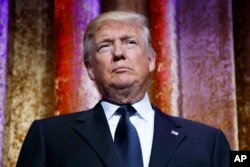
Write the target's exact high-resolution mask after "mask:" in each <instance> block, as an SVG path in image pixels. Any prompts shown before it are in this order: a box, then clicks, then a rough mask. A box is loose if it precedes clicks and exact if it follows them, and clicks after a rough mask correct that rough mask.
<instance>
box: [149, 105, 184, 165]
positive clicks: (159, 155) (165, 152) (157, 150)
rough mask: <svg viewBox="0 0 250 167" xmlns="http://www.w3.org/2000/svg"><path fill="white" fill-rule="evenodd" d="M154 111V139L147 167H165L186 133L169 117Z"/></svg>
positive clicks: (157, 110) (156, 110)
mask: <svg viewBox="0 0 250 167" xmlns="http://www.w3.org/2000/svg"><path fill="white" fill-rule="evenodd" d="M154 109H155V123H154V124H155V125H154V138H153V145H152V151H151V158H150V163H149V167H155V166H157V167H163V166H166V165H167V164H168V163H169V161H170V159H171V157H172V155H173V154H174V152H175V150H176V149H177V148H178V146H179V145H180V144H181V142H182V141H183V140H184V139H185V137H186V133H185V132H184V131H182V130H181V127H180V126H179V125H176V123H174V122H173V121H172V120H171V118H170V117H168V116H166V115H164V114H163V113H162V112H161V111H159V109H157V108H154Z"/></svg>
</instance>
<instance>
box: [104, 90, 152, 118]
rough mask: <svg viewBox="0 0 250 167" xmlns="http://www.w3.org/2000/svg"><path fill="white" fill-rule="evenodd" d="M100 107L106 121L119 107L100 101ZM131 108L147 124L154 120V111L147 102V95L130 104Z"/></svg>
mask: <svg viewBox="0 0 250 167" xmlns="http://www.w3.org/2000/svg"><path fill="white" fill-rule="evenodd" d="M101 105H102V107H103V109H104V111H105V115H106V117H107V120H109V119H110V118H111V117H112V116H113V115H114V114H115V111H116V110H117V109H118V108H119V107H120V106H119V105H116V104H112V103H109V102H107V101H101ZM132 106H133V107H134V108H135V109H136V111H137V112H138V115H139V116H140V117H142V118H143V119H144V120H146V121H148V122H152V121H153V119H154V110H153V108H152V106H151V104H150V102H149V97H148V94H147V93H146V94H145V96H144V97H143V99H142V100H140V101H138V102H136V103H134V104H132Z"/></svg>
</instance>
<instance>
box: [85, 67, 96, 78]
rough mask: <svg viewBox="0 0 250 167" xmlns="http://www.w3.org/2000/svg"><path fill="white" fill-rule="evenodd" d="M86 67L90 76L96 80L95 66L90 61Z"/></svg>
mask: <svg viewBox="0 0 250 167" xmlns="http://www.w3.org/2000/svg"><path fill="white" fill-rule="evenodd" d="M86 69H87V72H88V75H89V78H90V79H91V80H95V74H94V70H93V66H92V65H91V64H90V63H88V64H87V65H86Z"/></svg>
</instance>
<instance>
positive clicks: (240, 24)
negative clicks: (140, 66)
mask: <svg viewBox="0 0 250 167" xmlns="http://www.w3.org/2000/svg"><path fill="white" fill-rule="evenodd" d="M248 4H249V3H248V1H247V0H241V1H240V2H239V1H237V2H236V1H235V0H207V1H200V0H138V1H134V0H126V1H124V0H54V1H51V0H9V1H8V0H0V138H1V139H0V147H1V148H2V150H3V154H2V152H0V158H1V159H0V161H1V163H0V164H1V165H3V166H5V167H14V166H15V164H16V160H17V157H18V154H19V151H20V148H21V145H22V142H23V139H24V137H25V135H26V133H27V130H28V128H29V127H30V125H31V123H32V122H33V121H34V120H35V119H41V118H45V117H49V116H54V115H60V114H66V113H71V112H78V111H81V110H84V109H87V108H91V107H92V106H93V105H94V104H95V103H96V102H97V101H98V100H99V99H100V96H99V93H98V92H97V90H96V88H95V86H94V84H93V82H92V81H91V80H90V79H89V77H88V75H87V73H86V69H85V67H84V64H83V49H84V48H83V33H84V30H85V28H86V25H87V23H88V22H89V21H90V20H91V19H93V18H94V17H95V16H97V15H99V14H100V13H102V12H106V11H111V10H125V11H128V10H129V11H136V12H139V13H142V14H144V15H145V16H146V17H148V19H149V25H150V31H151V34H152V42H153V47H154V48H155V50H156V53H157V55H156V70H155V71H154V73H153V76H152V83H151V86H150V89H149V94H150V99H151V101H152V103H154V104H156V105H157V106H158V107H160V108H161V109H162V110H163V111H164V112H165V113H166V114H170V115H175V116H180V117H184V118H188V119H191V120H195V121H199V122H202V123H206V124H208V125H211V126H214V127H217V128H220V129H222V130H223V131H224V133H225V134H226V136H227V138H228V140H229V142H230V145H231V147H232V149H233V150H238V149H241V150H243V149H244V150H250V138H249V135H248V134H249V131H250V127H249V123H250V107H249V104H250V99H249V91H250V89H249V85H250V84H249V77H250V68H249V67H250V66H249V64H250V62H249V60H250V56H249V54H248V53H249V48H250V46H249V39H250V25H249V21H248V15H249V14H250V10H249V9H250V6H249V5H248ZM8 6H9V8H8ZM8 9H9V12H8ZM8 20H9V22H8ZM8 25H9V26H8ZM8 27H9V28H8ZM233 27H234V28H233ZM7 30H8V31H7ZM7 39H8V40H7ZM7 41H8V45H7ZM7 46H8V48H7ZM7 53H8V57H7ZM6 62H7V63H6ZM6 74H7V75H6ZM6 88H7V89H6ZM236 104H237V105H236ZM3 120H4V121H5V122H4V123H3ZM3 132H4V133H3ZM238 132H239V135H238ZM3 134H4V135H3ZM2 142H4V144H2ZM2 155H3V158H2Z"/></svg>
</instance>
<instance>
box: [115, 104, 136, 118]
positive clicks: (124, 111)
mask: <svg viewBox="0 0 250 167" xmlns="http://www.w3.org/2000/svg"><path fill="white" fill-rule="evenodd" d="M116 113H117V114H118V115H121V116H123V115H127V116H129V117H130V116H132V115H133V114H135V113H136V110H135V108H134V107H133V106H131V105H130V104H124V105H122V106H120V107H119V108H118V109H117V111H116Z"/></svg>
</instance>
